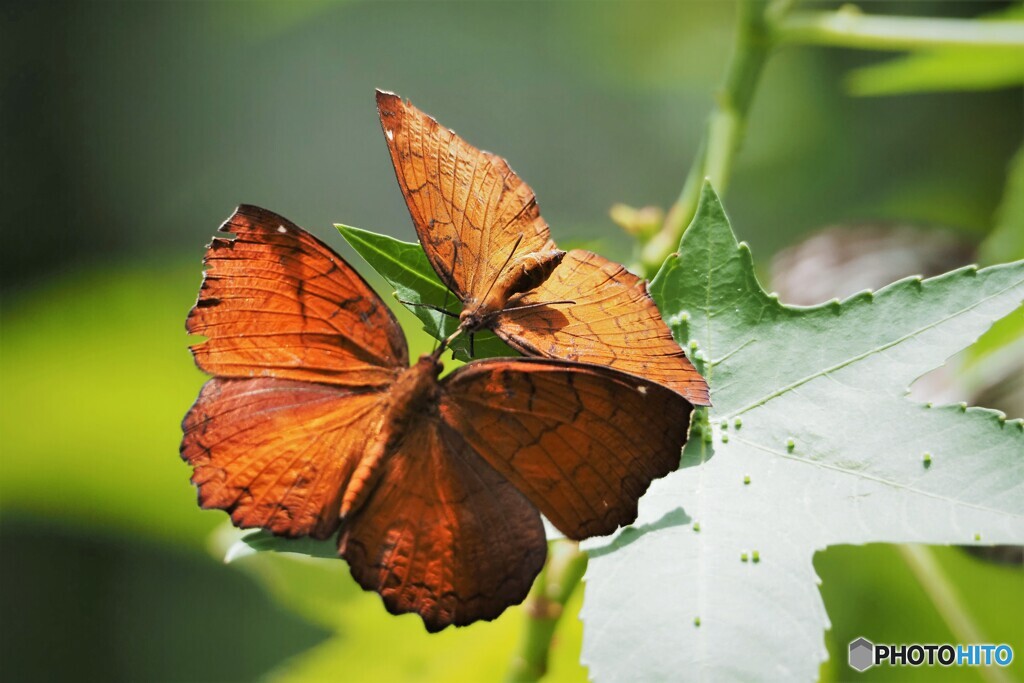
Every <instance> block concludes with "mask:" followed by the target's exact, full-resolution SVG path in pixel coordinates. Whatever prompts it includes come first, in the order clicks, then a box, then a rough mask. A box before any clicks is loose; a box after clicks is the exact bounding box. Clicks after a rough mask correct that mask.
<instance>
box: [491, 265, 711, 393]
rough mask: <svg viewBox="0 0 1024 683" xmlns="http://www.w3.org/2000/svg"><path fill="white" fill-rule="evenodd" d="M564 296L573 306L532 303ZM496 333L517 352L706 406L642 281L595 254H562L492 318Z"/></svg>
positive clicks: (697, 379)
mask: <svg viewBox="0 0 1024 683" xmlns="http://www.w3.org/2000/svg"><path fill="white" fill-rule="evenodd" d="M566 299H571V300H572V301H573V302H574V303H573V305H571V306H566V305H559V306H532V305H531V304H537V303H543V302H545V301H561V300H566ZM526 306H529V308H522V310H517V308H518V307H526ZM494 331H495V332H496V333H497V335H498V336H499V337H501V338H502V340H504V341H505V342H506V343H507V344H509V346H511V347H512V348H514V349H516V350H517V351H520V352H522V353H525V354H529V355H539V356H546V357H548V358H565V359H567V360H574V361H581V362H585V363H596V364H599V365H606V366H608V367H612V368H615V369H616V370H621V371H623V372H627V373H630V374H633V375H640V376H641V377H646V378H647V379H650V380H654V381H655V382H658V383H660V384H663V385H665V386H667V387H669V388H670V389H672V390H674V391H677V392H679V393H680V394H682V395H683V396H684V397H686V399H687V400H689V401H690V402H691V403H693V404H694V405H709V400H708V385H707V382H705V381H704V378H703V377H701V376H700V373H698V372H697V370H696V369H695V368H694V367H693V365H692V364H691V363H690V361H689V360H688V359H687V358H686V354H684V353H683V350H682V349H681V348H680V346H679V344H677V343H676V341H675V340H674V339H673V338H672V333H671V332H669V329H668V327H667V326H666V325H665V323H664V322H663V321H662V319H661V314H660V313H659V312H658V307H657V306H656V305H655V303H654V301H653V300H652V299H651V297H650V296H649V295H648V294H647V284H646V282H645V281H644V280H642V279H641V278H638V277H637V276H636V275H633V274H632V273H630V272H629V271H628V270H626V269H625V268H623V267H622V266H621V265H619V264H617V263H614V262H612V261H609V260H608V259H606V258H604V257H602V256H599V255H597V254H594V253H591V252H588V251H581V250H578V249H575V250H573V251H570V252H569V253H567V254H566V255H565V257H564V258H563V259H562V263H561V265H559V266H558V267H557V268H556V269H555V270H554V272H553V273H552V275H551V277H549V278H548V279H547V280H546V281H545V282H544V283H542V284H541V285H540V286H539V287H537V288H536V289H534V290H533V291H531V292H528V293H527V294H525V295H524V296H523V297H521V298H520V299H518V300H517V301H516V302H515V304H514V305H512V306H510V307H509V308H506V309H505V310H504V311H503V312H502V313H500V314H499V315H498V318H497V321H496V323H495V325H494Z"/></svg>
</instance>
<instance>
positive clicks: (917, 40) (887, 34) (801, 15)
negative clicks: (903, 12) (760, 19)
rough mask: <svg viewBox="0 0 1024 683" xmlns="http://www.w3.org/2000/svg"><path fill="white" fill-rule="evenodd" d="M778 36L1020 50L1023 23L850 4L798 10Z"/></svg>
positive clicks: (883, 45)
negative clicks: (886, 11) (899, 13)
mask: <svg viewBox="0 0 1024 683" xmlns="http://www.w3.org/2000/svg"><path fill="white" fill-rule="evenodd" d="M774 37H775V38H776V39H777V40H778V41H779V43H790V44H803V45H830V46H833V47H853V48H860V49H862V50H920V49H923V48H937V47H986V48H1020V47H1024V21H979V20H977V19H943V18H937V17H886V16H871V15H866V14H862V13H861V11H860V10H859V9H857V8H856V7H853V6H852V5H847V6H844V7H842V8H840V9H839V10H837V11H835V12H794V13H792V14H790V15H789V16H787V17H785V18H783V19H781V20H780V21H779V22H778V24H777V25H776V27H775V31H774Z"/></svg>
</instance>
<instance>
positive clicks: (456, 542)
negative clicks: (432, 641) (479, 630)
mask: <svg viewBox="0 0 1024 683" xmlns="http://www.w3.org/2000/svg"><path fill="white" fill-rule="evenodd" d="M340 548H341V553H342V555H343V557H344V558H345V560H346V561H347V562H348V563H349V567H350V568H351V571H352V576H353V577H355V579H356V580H357V581H358V582H359V584H360V585H362V586H363V587H364V588H366V589H367V590H374V591H377V592H378V593H380V594H381V596H382V597H383V599H384V604H385V605H386V606H387V608H388V610H389V611H390V612H392V613H395V614H400V613H404V612H415V613H417V614H419V615H420V617H421V618H422V619H423V622H424V624H425V625H426V627H427V630H429V631H438V630H440V629H442V628H444V627H445V626H448V625H451V624H454V625H456V626H460V625H465V624H469V623H472V622H474V621H477V620H480V619H484V620H490V619H494V618H495V617H497V616H498V615H499V614H501V613H502V612H503V611H504V610H505V609H506V608H507V607H508V606H509V605H514V604H518V603H520V602H522V600H523V598H525V597H526V594H527V592H528V591H529V590H530V585H531V584H532V583H533V578H534V577H535V576H536V575H537V573H538V572H539V571H540V569H541V567H542V566H543V564H544V558H545V555H546V552H547V545H546V542H545V539H544V528H543V526H542V524H541V521H540V516H539V515H538V513H537V509H536V508H535V507H534V506H533V505H531V504H530V503H529V502H528V501H527V500H526V498H525V497H524V496H523V494H522V493H520V492H519V491H517V490H516V488H515V486H513V485H512V484H511V483H510V482H509V480H508V479H506V478H505V477H502V476H501V475H500V474H498V473H497V472H496V471H495V470H494V469H493V468H492V467H491V466H490V465H488V464H487V463H486V462H484V460H483V459H481V458H480V456H479V455H478V454H477V453H475V452H474V451H473V450H472V449H471V448H469V447H468V446H467V445H466V443H465V441H464V440H463V439H462V437H461V436H460V435H459V434H458V433H456V432H455V431H453V430H452V429H451V428H450V427H448V426H447V425H444V424H443V423H441V422H439V421H437V420H436V419H434V420H429V419H425V420H421V421H419V422H418V423H417V425H416V426H415V427H414V428H413V429H411V430H410V431H409V432H408V433H407V434H406V435H405V439H404V440H403V441H402V443H401V445H400V447H399V448H398V449H397V450H396V451H395V452H393V453H392V454H391V456H390V461H389V464H388V467H387V468H386V470H385V471H384V473H383V474H382V477H381V479H380V481H379V482H378V484H377V486H376V489H375V490H374V494H373V496H372V497H371V498H370V499H369V500H368V501H367V503H366V505H365V506H364V507H363V508H362V509H361V510H360V511H359V512H358V513H356V514H355V516H354V517H353V518H352V519H350V520H346V522H345V528H344V530H343V532H342V536H341V540H340Z"/></svg>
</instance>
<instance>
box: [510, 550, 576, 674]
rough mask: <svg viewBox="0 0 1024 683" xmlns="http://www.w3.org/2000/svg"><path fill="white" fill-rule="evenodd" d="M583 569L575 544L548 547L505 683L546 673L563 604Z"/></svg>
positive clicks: (530, 597) (526, 607)
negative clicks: (546, 558)
mask: <svg viewBox="0 0 1024 683" xmlns="http://www.w3.org/2000/svg"><path fill="white" fill-rule="evenodd" d="M586 569H587V555H586V553H584V552H582V551H581V550H580V546H579V544H578V543H576V542H575V541H570V540H567V539H561V540H557V541H552V542H551V543H550V544H549V546H548V561H547V562H546V563H545V565H544V569H543V570H542V571H541V573H540V575H539V576H538V577H537V580H536V581H534V583H533V588H531V589H530V594H529V595H528V596H526V602H525V603H524V604H523V606H524V607H525V609H526V628H525V630H524V632H523V636H522V638H521V639H520V641H519V648H518V652H517V653H516V654H515V656H514V657H513V659H512V662H511V664H510V665H509V670H508V673H507V674H506V675H505V680H506V681H507V682H508V683H512V682H516V683H521V682H523V681H539V680H540V679H541V678H542V677H543V676H544V674H545V673H547V670H548V654H549V652H550V650H551V640H552V637H553V636H554V634H555V628H556V627H557V626H558V620H559V619H560V618H561V616H562V612H563V610H564V608H565V603H566V602H568V600H569V598H570V597H572V594H573V592H574V591H575V590H576V587H577V586H578V585H579V584H580V579H582V578H583V572H585V571H586Z"/></svg>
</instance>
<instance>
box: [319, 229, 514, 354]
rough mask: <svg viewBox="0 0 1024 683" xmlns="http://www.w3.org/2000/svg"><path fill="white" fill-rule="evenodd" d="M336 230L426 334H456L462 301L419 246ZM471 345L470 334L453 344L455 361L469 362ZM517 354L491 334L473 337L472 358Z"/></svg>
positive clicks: (358, 231) (365, 232)
mask: <svg viewBox="0 0 1024 683" xmlns="http://www.w3.org/2000/svg"><path fill="white" fill-rule="evenodd" d="M334 227H336V228H337V229H338V232H340V233H341V235H342V237H344V238H345V240H346V241H347V242H348V243H349V245H350V246H351V247H352V248H353V249H355V250H356V251H357V252H358V253H359V255H360V256H362V257H363V258H364V259H366V262H367V263H369V264H370V266H371V267H373V269H374V270H376V271H377V272H378V273H380V275H381V277H383V278H384V279H385V280H387V281H388V283H389V284H390V285H391V286H392V287H394V288H395V294H396V295H397V297H398V299H399V300H400V301H402V302H403V303H405V304H406V307H407V308H408V309H409V310H410V311H412V313H413V315H415V316H416V317H417V318H419V319H420V321H421V322H422V323H423V329H424V330H425V331H426V332H427V334H429V335H430V336H432V337H433V338H434V339H437V340H444V339H446V338H447V337H448V336H449V335H450V334H452V333H453V332H455V330H456V328H457V327H458V324H459V319H458V317H457V316H458V314H459V300H458V299H457V298H456V297H455V295H454V294H452V293H451V292H449V291H448V288H447V287H445V286H444V284H443V283H442V282H441V280H440V279H439V278H438V277H437V273H435V272H434V269H433V267H431V265H430V261H428V260H427V255H426V254H424V253H423V249H422V247H420V245H419V244H417V243H412V242H403V241H401V240H396V239H395V238H393V237H388V236H387V235H380V234H378V233H375V232H370V231H369V230H361V229H359V228H353V227H350V226H347V225H335V226H334ZM409 304H430V305H432V306H437V307H439V308H443V309H445V310H447V311H451V312H452V313H454V314H455V316H456V317H451V316H446V315H444V314H443V313H440V312H438V311H436V310H433V309H431V308H427V307H426V306H416V305H409ZM469 346H470V340H469V335H465V334H463V335H460V336H459V337H458V338H457V339H455V341H454V342H452V345H451V349H452V352H453V353H454V354H455V357H456V358H458V359H460V360H470V359H471V357H470V354H469V350H470V349H469ZM518 355H519V354H518V353H516V352H515V351H513V350H512V349H510V348H509V347H508V346H506V345H505V343H504V342H503V341H501V340H500V339H498V338H497V337H496V336H495V335H494V334H493V333H492V332H489V331H488V332H478V333H476V335H475V336H474V339H473V356H472V358H495V357H500V356H518Z"/></svg>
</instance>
